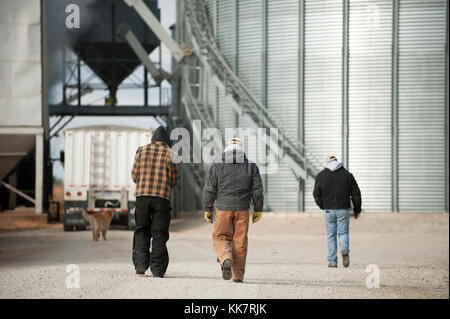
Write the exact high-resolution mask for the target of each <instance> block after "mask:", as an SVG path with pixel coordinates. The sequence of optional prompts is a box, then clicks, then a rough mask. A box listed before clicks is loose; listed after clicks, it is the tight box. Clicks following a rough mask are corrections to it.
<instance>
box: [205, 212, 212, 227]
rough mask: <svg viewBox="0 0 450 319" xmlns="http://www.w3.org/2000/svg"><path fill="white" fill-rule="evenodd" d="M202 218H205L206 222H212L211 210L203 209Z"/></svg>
mask: <svg viewBox="0 0 450 319" xmlns="http://www.w3.org/2000/svg"><path fill="white" fill-rule="evenodd" d="M204 218H205V220H206V221H207V222H208V223H211V224H212V223H213V212H212V211H209V212H208V211H205V214H204Z"/></svg>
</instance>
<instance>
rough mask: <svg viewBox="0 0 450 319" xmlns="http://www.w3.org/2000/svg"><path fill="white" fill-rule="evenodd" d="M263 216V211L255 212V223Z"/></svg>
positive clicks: (253, 219) (253, 220)
mask: <svg viewBox="0 0 450 319" xmlns="http://www.w3.org/2000/svg"><path fill="white" fill-rule="evenodd" d="M261 217H262V213H261V212H253V216H252V222H253V224H254V223H256V222H257V221H258V220H260V219H261Z"/></svg>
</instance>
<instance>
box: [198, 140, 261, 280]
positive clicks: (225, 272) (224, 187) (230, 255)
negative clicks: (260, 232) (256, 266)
mask: <svg viewBox="0 0 450 319" xmlns="http://www.w3.org/2000/svg"><path fill="white" fill-rule="evenodd" d="M214 201H216V219H215V223H214V232H213V243H214V249H215V250H216V255H217V257H218V258H219V262H220V265H221V266H222V278H223V279H225V280H229V279H230V278H231V277H232V278H233V281H234V282H242V280H243V279H244V273H245V262H246V258H247V242H248V237H247V234H248V224H249V209H250V203H251V202H253V207H254V213H253V216H252V221H253V223H256V222H257V221H258V220H260V219H261V211H262V209H263V202H264V195H263V186H262V181H261V175H260V173H259V169H258V166H257V165H256V164H255V163H253V162H251V161H249V160H248V159H247V157H246V155H245V153H244V150H243V147H242V142H241V141H240V140H239V139H238V138H232V139H230V141H229V142H228V146H227V148H226V149H225V152H224V153H223V154H222V161H221V163H214V164H213V165H212V166H211V168H210V170H209V174H208V177H207V180H206V184H205V188H204V189H203V207H204V209H205V219H206V220H207V221H208V222H210V223H212V222H213V205H214ZM231 242H233V251H232V252H231Z"/></svg>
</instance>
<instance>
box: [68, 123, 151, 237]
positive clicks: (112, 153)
mask: <svg viewBox="0 0 450 319" xmlns="http://www.w3.org/2000/svg"><path fill="white" fill-rule="evenodd" d="M64 136H65V138H64V230H65V231H71V230H84V229H86V228H87V226H88V222H87V221H86V220H85V219H84V218H83V216H82V215H81V212H82V211H83V210H86V211H87V212H88V213H95V212H102V211H105V210H111V211H112V212H113V221H115V222H120V221H123V222H124V223H126V225H127V227H128V228H129V229H133V228H134V226H135V219H134V207H135V202H136V198H135V197H134V195H133V194H134V189H135V184H134V182H133V180H132V179H131V169H132V166H133V161H134V155H135V154H136V150H137V148H138V147H139V146H142V145H146V144H148V143H150V141H151V137H152V131H150V130H144V129H139V128H135V127H126V126H115V125H114V126H112V125H109V126H85V127H78V128H70V129H67V130H65V134H64Z"/></svg>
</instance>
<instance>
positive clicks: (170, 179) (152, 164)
mask: <svg viewBox="0 0 450 319" xmlns="http://www.w3.org/2000/svg"><path fill="white" fill-rule="evenodd" d="M171 152H172V151H171V149H170V147H169V146H167V145H166V144H165V143H163V142H159V141H158V142H152V143H150V144H147V145H145V146H141V147H139V148H138V150H137V151H136V156H135V157H134V164H133V169H132V171H131V176H132V178H133V181H134V182H135V183H136V190H135V192H134V196H135V197H138V196H156V197H161V198H165V199H167V200H170V194H171V192H172V188H173V187H174V186H175V184H176V183H177V181H178V179H179V178H180V170H179V164H175V163H173V162H172V160H171V158H170V154H171Z"/></svg>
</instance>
